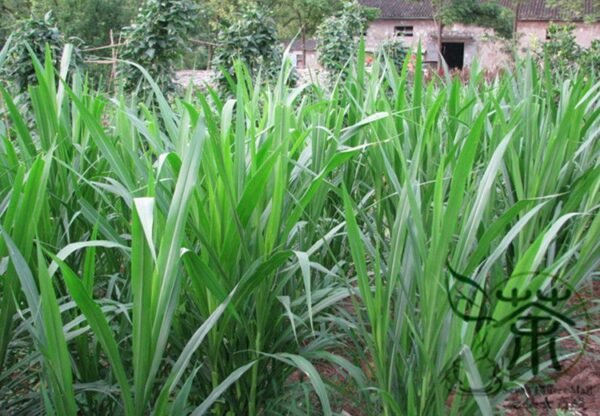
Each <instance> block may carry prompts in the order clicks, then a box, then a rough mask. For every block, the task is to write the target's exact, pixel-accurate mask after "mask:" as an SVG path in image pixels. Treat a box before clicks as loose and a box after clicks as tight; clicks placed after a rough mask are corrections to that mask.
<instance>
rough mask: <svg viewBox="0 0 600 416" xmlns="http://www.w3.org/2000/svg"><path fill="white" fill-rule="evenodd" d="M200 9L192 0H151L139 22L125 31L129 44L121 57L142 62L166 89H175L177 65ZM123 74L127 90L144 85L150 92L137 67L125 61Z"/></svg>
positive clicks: (146, 90)
mask: <svg viewBox="0 0 600 416" xmlns="http://www.w3.org/2000/svg"><path fill="white" fill-rule="evenodd" d="M196 11H197V8H196V7H195V6H194V5H193V4H192V3H191V2H190V0H147V1H146V2H145V3H144V6H143V7H142V8H141V9H140V12H139V14H138V16H137V18H136V20H135V23H134V24H133V25H131V26H129V27H127V28H125V29H124V31H123V32H124V33H123V34H124V41H125V43H126V44H125V46H124V47H123V49H122V50H121V53H120V55H119V57H120V58H121V59H123V60H127V61H132V62H135V63H137V64H139V65H142V66H143V67H144V68H145V69H146V70H147V71H148V72H149V73H150V74H151V75H152V77H153V78H154V80H155V81H156V82H157V83H158V85H159V86H160V87H161V89H162V90H163V91H165V92H166V93H170V92H173V91H174V90H175V84H174V81H173V79H174V70H173V66H174V64H175V62H176V60H177V59H178V58H179V57H181V55H182V54H183V52H184V51H185V50H186V48H187V35H188V32H189V31H190V29H191V28H192V27H193V26H194V24H195V23H196V20H195V14H196ZM119 74H120V77H121V79H122V80H123V84H124V87H125V89H126V90H129V91H132V90H134V89H136V88H141V90H142V91H143V92H144V93H145V94H146V93H149V92H150V90H151V89H150V87H149V86H148V85H147V84H146V83H143V82H142V81H143V77H142V74H141V73H140V71H139V70H138V69H137V68H136V67H134V66H131V65H128V64H123V65H121V66H120V70H119Z"/></svg>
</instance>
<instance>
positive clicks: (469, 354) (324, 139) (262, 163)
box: [0, 48, 600, 415]
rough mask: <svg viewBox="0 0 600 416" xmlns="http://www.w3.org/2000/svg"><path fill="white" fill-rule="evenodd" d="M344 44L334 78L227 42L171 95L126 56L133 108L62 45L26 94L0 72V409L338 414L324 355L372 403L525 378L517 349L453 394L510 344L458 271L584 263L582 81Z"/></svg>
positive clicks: (475, 283) (478, 404)
mask: <svg viewBox="0 0 600 416" xmlns="http://www.w3.org/2000/svg"><path fill="white" fill-rule="evenodd" d="M357 56H358V59H357V61H358V62H357V63H356V64H352V65H350V67H349V71H348V74H349V75H348V76H347V77H345V78H344V79H340V80H339V81H338V83H337V84H334V85H331V86H326V87H321V86H318V85H305V86H300V87H296V88H292V87H290V86H289V82H287V80H288V78H289V76H290V73H291V69H290V68H289V67H288V66H287V64H283V66H282V68H281V71H280V74H279V78H278V79H277V81H276V82H274V83H272V84H265V83H262V82H260V80H254V79H253V78H252V75H251V74H250V73H249V71H248V70H247V69H246V68H244V67H243V66H242V65H240V64H238V65H237V67H236V74H237V75H236V79H237V83H236V84H235V91H234V94H233V95H231V96H230V98H226V99H224V98H222V97H221V96H219V94H218V93H217V92H215V91H212V90H209V91H207V92H205V93H195V92H194V91H193V90H188V92H187V93H186V95H185V96H184V97H181V98H180V99H178V100H176V101H174V102H168V101H167V100H165V98H164V96H163V95H162V93H161V91H160V89H159V87H158V85H157V84H156V83H155V82H154V81H153V80H152V78H151V77H150V76H149V75H148V73H147V72H146V71H145V70H144V69H143V68H141V67H139V66H136V65H135V64H131V65H133V66H134V67H135V68H136V69H137V71H139V73H140V76H143V77H144V79H145V81H144V82H146V83H147V85H148V88H150V89H151V90H152V91H153V93H154V100H153V103H154V106H153V107H152V108H148V107H146V106H145V105H144V104H142V103H138V102H137V101H136V99H135V97H126V96H117V97H110V96H108V95H107V94H106V93H103V92H101V91H95V90H93V89H91V88H89V86H88V84H87V83H86V81H85V79H84V78H83V77H82V76H81V75H79V74H74V75H73V76H72V77H70V78H69V79H70V81H69V83H66V82H64V79H67V77H66V72H67V69H68V68H69V58H70V51H69V48H67V49H66V50H65V53H64V55H63V58H62V63H61V67H60V68H54V67H53V66H52V64H51V62H52V59H51V57H50V56H49V55H48V56H47V57H46V61H45V62H40V61H38V60H37V59H35V58H34V67H35V69H36V74H37V79H38V83H37V84H36V85H35V86H31V87H30V88H29V90H28V95H29V97H30V102H31V106H30V109H29V110H27V111H28V113H26V114H23V112H22V108H21V107H19V104H18V101H17V100H14V99H13V97H12V96H11V95H10V94H9V93H8V92H7V91H6V90H2V91H1V92H2V97H3V99H2V103H1V104H0V116H1V117H0V139H1V140H2V142H1V145H0V165H1V166H2V169H1V170H0V227H1V228H0V234H1V237H2V238H0V272H1V273H0V274H1V275H2V280H1V282H0V302H1V305H2V310H1V311H0V365H1V371H0V385H1V386H2V387H1V388H0V402H1V403H3V407H5V408H8V409H10V410H11V411H14V412H24V413H28V414H29V413H31V414H61V415H62V414H65V415H69V414H77V413H86V414H111V413H112V414H126V415H141V414H148V413H153V414H158V415H163V414H178V415H179V414H193V415H200V414H215V415H237V414H248V415H258V414H261V415H267V414H324V415H331V414H334V413H335V412H336V411H339V410H340V409H336V403H335V402H334V400H333V399H334V398H335V395H336V394H339V393H337V392H336V390H335V388H334V387H335V386H334V385H333V383H332V380H331V379H330V378H326V377H323V375H324V372H323V371H321V370H322V369H324V368H329V367H334V368H336V369H337V371H339V372H340V373H343V374H344V376H343V377H344V382H345V383H350V382H352V383H353V384H354V385H355V387H354V390H355V391H357V392H358V394H357V395H356V399H357V400H359V401H360V402H361V403H362V406H364V408H365V411H369V412H372V413H382V414H385V415H419V414H422V415H427V414H447V413H449V414H478V413H483V414H492V413H494V412H496V411H497V410H498V406H499V405H501V403H502V401H503V400H504V398H505V397H506V395H507V392H508V389H509V388H513V387H514V386H518V385H522V384H524V383H527V382H529V381H530V380H531V379H532V378H533V374H532V372H531V368H528V367H527V366H528V365H529V364H530V359H531V357H530V354H529V353H528V351H526V350H525V349H523V351H522V354H520V355H519V357H517V358H518V359H517V360H516V365H515V366H514V367H513V368H511V371H510V372H507V373H506V374H505V379H504V380H503V381H504V382H505V386H506V387H507V388H506V389H502V390H500V391H493V392H487V393H486V394H470V395H469V394H461V393H460V387H464V386H467V387H470V388H472V389H478V388H481V387H483V386H484V385H485V384H486V383H487V382H488V381H489V380H492V379H493V378H494V377H495V373H494V371H496V370H497V368H496V366H494V364H497V363H500V364H501V363H504V362H505V361H506V360H507V357H509V355H510V354H509V352H511V351H513V350H514V346H515V343H516V340H515V336H514V335H513V334H512V332H510V325H505V326H501V327H495V326H493V325H491V324H482V323H481V321H479V322H478V321H477V320H468V319H467V320H465V319H463V318H464V316H463V317H461V316H459V315H458V314H457V313H456V311H454V310H453V307H452V306H453V305H452V304H451V300H452V299H453V294H455V293H457V292H459V293H461V290H462V291H463V292H465V293H469V294H472V295H473V296H475V301H474V302H472V303H471V304H469V305H468V308H465V303H464V302H465V301H464V300H463V301H462V303H460V302H461V301H459V307H463V308H465V313H464V314H465V315H466V314H467V312H468V314H471V315H474V316H476V317H481V316H484V317H496V318H498V317H502V316H505V315H506V314H507V313H509V312H511V309H510V307H509V306H510V305H507V304H506V303H503V302H500V301H498V300H497V299H488V298H485V297H484V296H483V295H482V294H481V293H480V292H479V293H477V292H476V291H475V292H474V291H473V290H472V289H473V288H475V287H480V288H490V287H492V288H501V289H502V291H503V293H506V294H509V293H512V290H513V289H515V290H516V291H517V292H516V293H518V294H521V295H522V294H523V293H525V291H526V290H533V291H536V290H537V289H545V288H546V289H547V288H548V287H549V286H550V285H551V284H552V283H553V282H554V280H553V279H552V278H551V277H548V278H546V277H544V278H541V279H539V278H534V277H533V276H532V274H533V273H535V275H536V276H539V275H541V276H558V277H559V278H560V281H562V282H564V283H565V284H566V285H568V286H569V287H572V288H575V289H579V288H580V287H581V286H582V285H583V284H585V283H586V282H589V281H590V279H592V278H593V276H594V274H596V273H597V270H598V265H599V262H600V247H599V243H598V241H600V220H599V219H598V218H600V216H598V215H597V214H598V207H599V206H600V193H599V188H600V174H599V173H600V172H599V169H600V167H599V166H598V154H599V151H600V148H599V145H598V143H599V142H600V141H599V140H598V135H599V134H600V111H599V110H598V102H599V99H600V87H599V86H598V83H597V82H595V80H594V79H590V78H589V77H585V76H584V74H578V75H575V76H574V77H572V78H571V79H565V80H553V79H552V78H551V76H550V72H549V71H540V70H539V69H537V68H536V67H535V66H534V64H533V63H532V62H531V61H525V62H521V63H518V64H517V65H516V68H515V70H514V72H512V73H506V74H503V75H502V76H499V77H498V78H496V79H495V80H492V81H491V82H490V81H487V80H486V79H485V77H484V74H483V72H482V71H478V70H477V69H476V68H475V69H474V70H473V71H472V75H471V79H470V80H469V81H468V82H467V83H465V84H463V83H461V81H459V80H454V79H451V78H446V79H439V80H437V82H435V83H429V84H427V83H425V82H424V80H423V76H422V67H421V65H422V64H421V62H420V60H419V58H418V56H420V54H418V55H417V63H416V68H415V69H414V71H412V72H411V71H409V62H410V59H407V60H406V61H405V64H404V67H403V68H402V70H401V71H399V72H398V71H397V69H396V67H395V66H393V65H386V64H385V62H376V63H375V64H374V65H373V66H372V67H371V68H370V69H368V70H367V68H366V66H365V64H364V61H365V53H364V48H361V49H360V50H359V51H358V54H357ZM57 75H58V76H59V77H58V78H57ZM57 79H59V80H58V81H57ZM467 278H468V279H470V280H469V281H470V282H471V283H472V284H471V285H470V286H469V287H466V288H462V287H461V285H463V286H464V283H465V281H466V280H467ZM351 303H353V305H351ZM555 307H556V308H557V309H560V310H564V311H568V307H569V306H568V304H567V302H566V301H561V302H560V304H557V305H555ZM565 313H566V312H565ZM568 329H569V330H570V331H571V333H572V334H574V335H580V333H581V332H582V329H581V328H580V327H579V326H576V325H573V326H572V327H570V328H568ZM482 345H485V346H486V348H485V349H482ZM542 347H543V348H546V349H547V348H548V345H542ZM482 358H485V360H483V359H482ZM563 358H564V357H563ZM547 367H549V363H548V362H546V361H544V362H542V363H541V368H542V369H543V372H544V374H546V373H548V374H551V370H549V369H548V368H547ZM298 374H303V375H304V376H306V380H307V382H308V385H309V386H310V389H311V391H312V392H313V393H311V394H304V391H303V387H304V386H302V385H301V383H299V382H297V381H296V380H297V379H298V377H297V375H298ZM299 387H302V388H299ZM14 392H17V394H15V393H14ZM373 394H374V395H373ZM344 399H346V400H347V399H349V398H347V397H346V398H344V397H342V400H344ZM353 399H354V398H353Z"/></svg>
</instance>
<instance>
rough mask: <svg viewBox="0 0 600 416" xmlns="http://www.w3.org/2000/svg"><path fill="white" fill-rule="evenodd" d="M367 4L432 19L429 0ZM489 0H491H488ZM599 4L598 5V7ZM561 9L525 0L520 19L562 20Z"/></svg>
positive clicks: (394, 14) (590, 7) (589, 0)
mask: <svg viewBox="0 0 600 416" xmlns="http://www.w3.org/2000/svg"><path fill="white" fill-rule="evenodd" d="M359 1H360V3H362V4H363V5H365V6H369V7H376V8H378V9H380V10H381V14H380V15H379V18H381V19H431V16H432V12H431V6H430V2H429V1H427V0H359ZM479 1H482V2H483V1H486V0H479ZM487 1H489V0H487ZM584 1H585V8H584V11H585V14H586V15H591V14H594V13H596V14H598V13H600V10H594V0H584ZM499 3H500V4H502V5H503V6H505V7H509V8H511V9H512V7H513V2H512V1H511V0H499ZM597 7H598V6H596V8H597ZM562 17H563V16H561V13H560V10H559V9H556V8H550V7H547V6H546V1H545V0H524V1H523V3H522V5H521V8H520V10H519V20H561V18H562Z"/></svg>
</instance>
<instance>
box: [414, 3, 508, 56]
mask: <svg viewBox="0 0 600 416" xmlns="http://www.w3.org/2000/svg"><path fill="white" fill-rule="evenodd" d="M413 1H419V0H413ZM427 1H429V4H430V6H431V10H432V18H433V21H434V24H435V25H436V28H437V41H438V42H437V43H438V44H437V48H438V54H439V58H440V60H439V61H440V63H441V61H442V60H443V59H444V57H443V56H442V36H443V33H444V27H445V26H447V25H450V24H453V23H464V24H472V25H477V26H482V27H489V28H492V29H494V30H495V31H496V33H497V34H498V35H500V36H502V37H507V38H508V37H510V36H511V34H512V27H513V22H512V16H511V12H510V10H509V9H507V8H505V7H502V6H500V5H499V4H497V3H496V2H494V1H487V2H480V1H478V0H427Z"/></svg>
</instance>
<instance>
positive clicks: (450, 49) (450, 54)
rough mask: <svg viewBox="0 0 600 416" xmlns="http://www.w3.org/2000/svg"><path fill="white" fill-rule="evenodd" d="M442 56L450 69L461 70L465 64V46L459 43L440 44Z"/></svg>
mask: <svg viewBox="0 0 600 416" xmlns="http://www.w3.org/2000/svg"><path fill="white" fill-rule="evenodd" d="M442 56H443V57H444V59H445V60H446V64H447V65H448V68H450V69H455V68H458V69H463V66H464V63H465V44H464V43H459V42H444V43H442Z"/></svg>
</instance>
